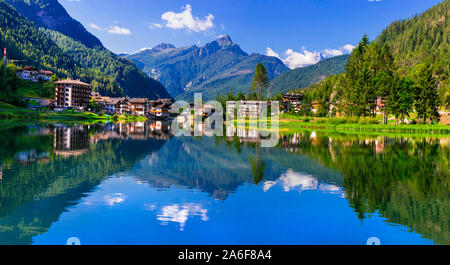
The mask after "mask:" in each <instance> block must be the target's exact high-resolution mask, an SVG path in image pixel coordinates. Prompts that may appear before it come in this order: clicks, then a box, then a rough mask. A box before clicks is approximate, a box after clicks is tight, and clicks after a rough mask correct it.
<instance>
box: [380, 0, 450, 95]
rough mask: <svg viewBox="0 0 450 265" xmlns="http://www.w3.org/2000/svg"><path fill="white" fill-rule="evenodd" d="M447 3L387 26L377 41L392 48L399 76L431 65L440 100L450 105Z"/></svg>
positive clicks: (449, 46)
mask: <svg viewBox="0 0 450 265" xmlns="http://www.w3.org/2000/svg"><path fill="white" fill-rule="evenodd" d="M449 13H450V1H449V0H444V1H443V2H442V3H440V4H438V5H436V6H433V7H431V8H430V9H428V10H427V11H425V12H423V13H422V14H420V15H416V16H414V17H413V18H411V19H407V20H398V21H395V22H393V23H392V24H390V25H389V26H388V27H387V28H386V29H385V30H383V32H382V33H381V34H380V36H379V37H378V38H377V41H378V42H379V43H380V44H381V45H384V44H387V45H388V46H389V47H390V48H391V52H392V54H393V56H394V60H395V63H396V64H397V66H398V67H399V68H400V72H401V73H402V74H409V73H411V72H413V71H414V69H415V66H417V65H418V64H421V63H424V62H426V61H428V62H430V64H431V67H432V70H433V73H434V76H435V77H436V79H437V82H438V84H439V85H438V87H439V92H440V98H441V100H444V101H446V102H447V104H450V102H449V101H450V95H449V94H450V92H449V91H450V81H449V72H450V71H449V67H450V41H449V38H450V35H449V34H450V24H449V21H448V17H449Z"/></svg>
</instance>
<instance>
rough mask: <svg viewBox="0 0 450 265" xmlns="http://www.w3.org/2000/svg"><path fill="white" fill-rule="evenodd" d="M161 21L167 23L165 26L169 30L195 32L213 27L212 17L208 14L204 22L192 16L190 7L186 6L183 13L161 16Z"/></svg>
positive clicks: (167, 13)
mask: <svg viewBox="0 0 450 265" xmlns="http://www.w3.org/2000/svg"><path fill="white" fill-rule="evenodd" d="M161 19H162V20H165V21H167V22H166V24H165V26H166V27H167V28H171V29H188V30H191V31H195V32H200V31H205V30H208V29H210V28H212V27H213V26H214V24H213V20H214V16H213V15H212V14H208V16H206V17H205V19H204V20H202V19H200V18H198V17H194V16H193V15H192V7H191V5H189V4H187V5H186V6H185V7H184V11H183V12H180V13H175V12H172V11H169V12H166V13H164V14H162V15H161Z"/></svg>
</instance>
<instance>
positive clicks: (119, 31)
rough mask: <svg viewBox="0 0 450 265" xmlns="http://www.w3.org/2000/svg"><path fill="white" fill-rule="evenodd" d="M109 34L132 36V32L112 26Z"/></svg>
mask: <svg viewBox="0 0 450 265" xmlns="http://www.w3.org/2000/svg"><path fill="white" fill-rule="evenodd" d="M108 33H111V34H119V35H131V31H130V30H129V29H127V28H122V27H119V26H111V27H110V28H109V30H108Z"/></svg>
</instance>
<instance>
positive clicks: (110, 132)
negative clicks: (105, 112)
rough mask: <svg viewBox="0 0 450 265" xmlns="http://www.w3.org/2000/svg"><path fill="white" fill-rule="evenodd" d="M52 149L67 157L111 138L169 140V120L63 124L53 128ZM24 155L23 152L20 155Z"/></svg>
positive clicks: (82, 152)
mask: <svg viewBox="0 0 450 265" xmlns="http://www.w3.org/2000/svg"><path fill="white" fill-rule="evenodd" d="M53 136H54V140H53V147H54V149H53V151H54V153H55V154H57V155H60V156H63V157H69V156H78V155H81V154H84V153H86V152H88V150H89V147H90V145H91V144H97V143H98V142H99V141H105V140H111V139H121V140H125V139H133V140H147V139H149V138H154V139H159V140H169V139H170V138H171V137H172V135H171V132H170V122H168V121H149V122H134V123H116V124H114V123H109V124H96V125H79V126H72V127H69V126H64V125H55V126H54V128H53ZM22 157H25V154H23V155H22Z"/></svg>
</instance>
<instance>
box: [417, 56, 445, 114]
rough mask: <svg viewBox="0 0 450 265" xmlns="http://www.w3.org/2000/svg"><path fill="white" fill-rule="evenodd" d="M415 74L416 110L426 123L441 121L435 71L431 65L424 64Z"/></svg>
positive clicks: (419, 66)
mask: <svg viewBox="0 0 450 265" xmlns="http://www.w3.org/2000/svg"><path fill="white" fill-rule="evenodd" d="M417 68H418V69H417V70H416V72H415V74H414V81H415V94H416V104H415V108H416V111H417V113H418V116H419V117H420V118H422V119H423V122H424V123H426V122H427V121H428V119H429V120H430V121H431V122H433V121H439V119H440V115H439V112H438V104H439V102H438V101H439V100H438V99H439V98H438V91H437V89H436V79H435V78H434V77H433V71H432V69H431V67H430V64H429V63H428V62H427V63H424V64H421V65H418V66H417Z"/></svg>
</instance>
